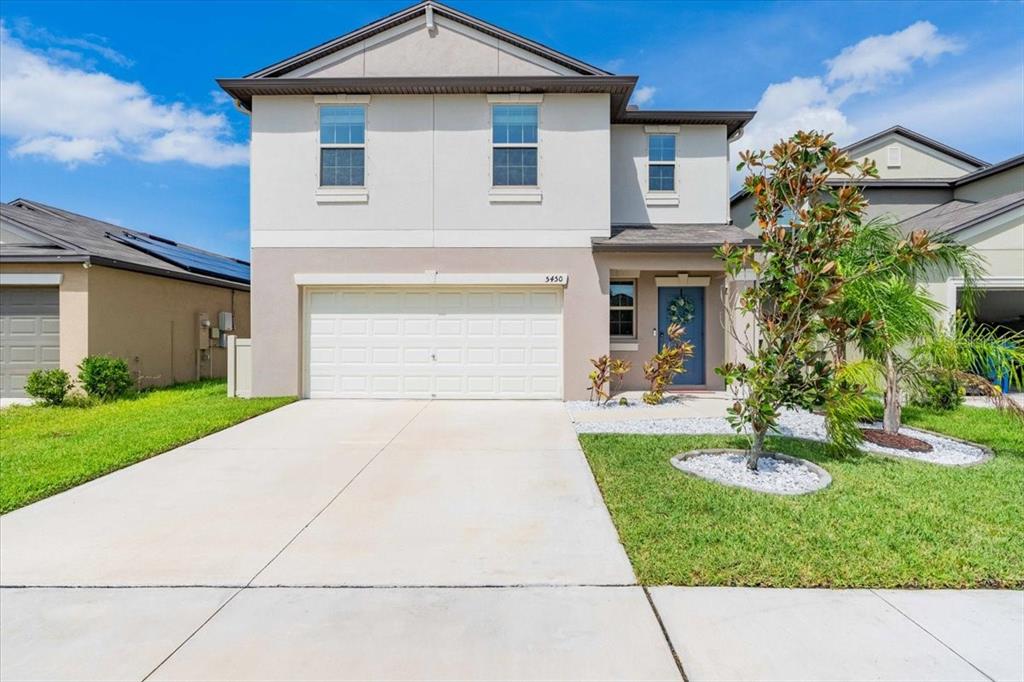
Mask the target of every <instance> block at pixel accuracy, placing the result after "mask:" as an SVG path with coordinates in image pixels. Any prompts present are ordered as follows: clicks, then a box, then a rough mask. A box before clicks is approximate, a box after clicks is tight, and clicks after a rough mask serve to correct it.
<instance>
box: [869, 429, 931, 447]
mask: <svg viewBox="0 0 1024 682" xmlns="http://www.w3.org/2000/svg"><path fill="white" fill-rule="evenodd" d="M861 433H863V434H864V440H866V441H868V442H870V443H874V444H875V445H881V446H882V447H883V448H893V449H894V450H910V451H911V452H931V451H932V445H931V443H925V442H924V441H923V440H919V439H917V438H911V437H910V436H906V435H904V434H902V433H887V432H885V431H882V430H881V429H861Z"/></svg>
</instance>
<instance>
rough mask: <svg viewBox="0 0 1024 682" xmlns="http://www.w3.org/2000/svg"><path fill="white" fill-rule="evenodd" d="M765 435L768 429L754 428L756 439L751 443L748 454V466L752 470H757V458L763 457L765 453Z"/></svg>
mask: <svg viewBox="0 0 1024 682" xmlns="http://www.w3.org/2000/svg"><path fill="white" fill-rule="evenodd" d="M765 435H767V430H766V429H757V428H755V429H754V440H753V442H752V443H751V445H750V452H749V453H748V454H747V468H748V469H750V470H751V471H757V460H759V459H761V455H763V454H764V437H765Z"/></svg>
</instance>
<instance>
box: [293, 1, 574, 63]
mask: <svg viewBox="0 0 1024 682" xmlns="http://www.w3.org/2000/svg"><path fill="white" fill-rule="evenodd" d="M434 25H435V29H434V30H433V31H430V30H428V29H427V25H426V19H425V17H423V16H419V17H416V18H415V19H412V20H411V21H408V22H406V23H404V24H402V25H400V26H396V27H394V28H391V29H388V30H387V31H384V32H382V33H379V34H377V35H375V36H371V37H370V38H368V39H367V40H365V41H363V42H361V43H359V44H358V45H352V46H350V47H348V48H346V49H344V50H340V51H338V52H336V53H334V54H331V55H328V56H326V57H323V58H321V59H318V60H316V61H314V62H312V63H310V64H307V65H305V66H302V67H299V68H298V69H295V70H294V71H291V72H289V73H288V74H286V77H289V78H296V77H313V78H351V77H360V76H557V75H567V74H572V73H574V72H573V71H572V70H571V69H568V68H566V67H564V66H561V65H559V64H555V63H554V62H550V61H548V60H545V59H543V58H542V57H539V56H537V55H535V54H532V53H530V52H526V51H525V50H521V49H519V48H517V47H513V46H512V45H510V44H508V43H507V42H505V41H503V40H500V39H499V38H496V37H494V36H489V35H487V34H484V33H480V32H479V31H476V30H474V29H472V28H470V27H468V26H464V25H463V24H459V23H457V22H454V21H449V20H448V19H445V18H444V17H440V16H435V18H434Z"/></svg>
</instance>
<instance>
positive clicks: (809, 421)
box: [574, 411, 989, 466]
mask: <svg viewBox="0 0 1024 682" xmlns="http://www.w3.org/2000/svg"><path fill="white" fill-rule="evenodd" d="M574 425H575V427H576V432H577V433H638V434H651V435H653V434H673V433H681V434H692V435H732V434H734V433H736V432H735V431H734V430H733V428H732V426H731V425H730V424H729V422H728V421H726V420H725V418H723V417H676V418H672V419H636V420H630V421H617V422H576V423H575V424H574ZM871 426H872V427H873V428H880V427H881V425H880V424H872V425H871ZM900 433H902V434H905V435H907V436H911V437H913V438H917V439H919V440H923V441H925V442H926V443H929V444H930V445H931V446H932V451H931V452H913V451H911V450H897V449H895V448H887V447H882V446H881V445H876V444H874V443H869V442H867V441H864V442H863V443H861V446H860V447H861V449H862V450H866V451H868V452H873V453H876V454H880V455H888V456H891V457H904V458H907V459H916V460H919V461H922V462H931V463H932V464H943V465H946V466H968V465H971V464H978V463H980V462H984V461H985V460H987V459H988V457H989V455H988V453H987V452H986V451H985V450H983V449H982V448H979V447H977V446H975V445H970V444H968V443H961V442H960V441H957V440H953V439H952V438H945V437H943V436H937V435H934V434H931V433H925V432H923V431H918V430H917V429H911V428H908V427H903V428H902V429H900ZM778 435H781V436H791V437H793V438H805V439H807V440H816V441H821V442H825V441H826V436H825V418H824V417H821V416H819V415H816V414H812V413H810V412H796V411H787V412H784V413H782V415H781V416H780V417H779V431H778Z"/></svg>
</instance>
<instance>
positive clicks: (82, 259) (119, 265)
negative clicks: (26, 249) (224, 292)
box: [0, 253, 250, 291]
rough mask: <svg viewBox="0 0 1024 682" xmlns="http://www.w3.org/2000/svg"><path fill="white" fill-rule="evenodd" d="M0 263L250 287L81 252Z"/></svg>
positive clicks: (6, 258) (240, 288) (21, 257)
mask: <svg viewBox="0 0 1024 682" xmlns="http://www.w3.org/2000/svg"><path fill="white" fill-rule="evenodd" d="M0 263H53V264H55V265H57V264H61V263H88V264H89V265H101V266H104V267H108V268H114V269H115V270H130V271H131V272H138V273H141V274H145V275H154V276H156V277H166V278H168V279H177V280H182V281H185V282H193V283H195V284H205V285H207V286H211V287H220V288H222V289H235V290H238V291H249V289H250V287H249V285H248V284H243V283H242V282H232V281H230V280H226V279H217V278H215V277H204V276H203V275H196V274H192V273H189V272H171V271H169V270H161V269H160V268H151V267H147V266H145V265H139V264H137V263H127V262H125V261H122V260H117V259H116V258H104V257H103V256H89V255H85V254H81V253H75V254H69V255H66V256H62V255H59V254H49V255H38V256H31V255H18V256H0Z"/></svg>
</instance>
